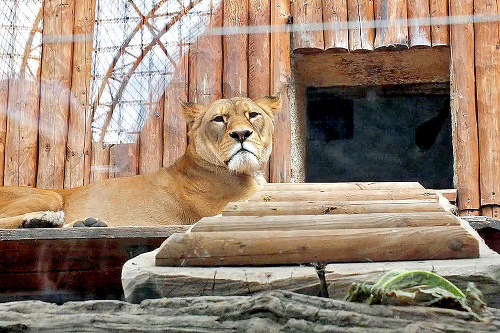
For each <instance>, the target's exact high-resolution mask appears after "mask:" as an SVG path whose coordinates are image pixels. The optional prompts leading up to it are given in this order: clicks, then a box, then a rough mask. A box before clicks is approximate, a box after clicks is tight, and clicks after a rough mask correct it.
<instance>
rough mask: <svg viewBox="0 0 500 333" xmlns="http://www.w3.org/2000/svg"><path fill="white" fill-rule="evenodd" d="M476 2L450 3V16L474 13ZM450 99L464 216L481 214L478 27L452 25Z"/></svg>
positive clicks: (464, 0) (456, 167) (460, 198)
mask: <svg viewBox="0 0 500 333" xmlns="http://www.w3.org/2000/svg"><path fill="white" fill-rule="evenodd" d="M473 14H474V13H473V1H472V0H463V1H452V2H450V15H452V16H460V15H473ZM451 55H452V56H451V67H450V72H451V73H450V76H451V78H450V89H451V91H450V99H451V114H452V137H453V138H452V139H453V149H454V156H455V163H454V167H455V172H454V174H455V181H456V188H457V190H458V208H459V210H460V214H461V215H474V214H478V213H479V207H480V204H479V201H480V200H479V199H480V194H479V151H478V133H477V116H476V82H475V76H474V71H475V68H474V27H473V24H472V22H471V23H464V24H453V25H452V26H451Z"/></svg>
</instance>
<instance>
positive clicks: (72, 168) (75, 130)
mask: <svg viewBox="0 0 500 333" xmlns="http://www.w3.org/2000/svg"><path fill="white" fill-rule="evenodd" d="M94 16H95V0H75V22H74V25H73V34H74V35H76V36H78V37H79V38H78V39H77V40H76V41H75V42H74V44H73V65H72V77H71V99H70V105H69V127H68V142H67V149H66V164H65V171H64V187H65V188H70V187H77V186H82V185H84V184H88V183H89V177H90V170H86V168H90V163H89V160H90V144H91V142H90V138H89V136H90V135H91V133H92V132H91V131H90V125H91V122H92V119H90V98H89V94H90V77H91V68H92V51H93V46H92V38H91V36H92V35H93V32H94ZM83 36H85V38H82V37H83ZM85 160H87V164H86V163H85Z"/></svg>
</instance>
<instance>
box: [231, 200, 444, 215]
mask: <svg viewBox="0 0 500 333" xmlns="http://www.w3.org/2000/svg"><path fill="white" fill-rule="evenodd" d="M443 210H444V209H443V207H441V205H440V204H439V203H438V202H436V201H435V200H372V201H336V202H335V201H316V202H306V201H301V202H297V201H287V202H258V203H257V202H231V203H229V204H228V205H227V206H226V208H224V210H223V212H222V215H225V216H238V215H239V216H241V215H255V216H264V215H320V214H368V213H404V212H441V211H443Z"/></svg>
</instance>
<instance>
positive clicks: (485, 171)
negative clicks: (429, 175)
mask: <svg viewBox="0 0 500 333" xmlns="http://www.w3.org/2000/svg"><path fill="white" fill-rule="evenodd" d="M499 13H500V8H498V3H497V2H496V1H493V2H492V1H487V0H475V1H474V14H475V15H478V16H481V15H498V14H499ZM499 36H500V24H499V22H498V21H493V22H483V23H475V24H474V39H475V40H474V44H475V48H474V51H475V54H474V59H475V70H476V99H477V122H478V134H479V137H478V140H479V156H480V160H479V171H480V193H481V206H486V205H497V206H498V205H500V165H499V161H500V138H499V134H500V119H499V118H500V91H498V89H497V87H499V86H500V50H499V49H498V37H499Z"/></svg>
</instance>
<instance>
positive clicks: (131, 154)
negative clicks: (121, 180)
mask: <svg viewBox="0 0 500 333" xmlns="http://www.w3.org/2000/svg"><path fill="white" fill-rule="evenodd" d="M138 141H139V140H136V141H135V142H133V143H118V144H115V145H112V146H111V147H110V148H109V166H110V169H109V178H118V177H125V176H134V175H137V173H138V172H139V142H138Z"/></svg>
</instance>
